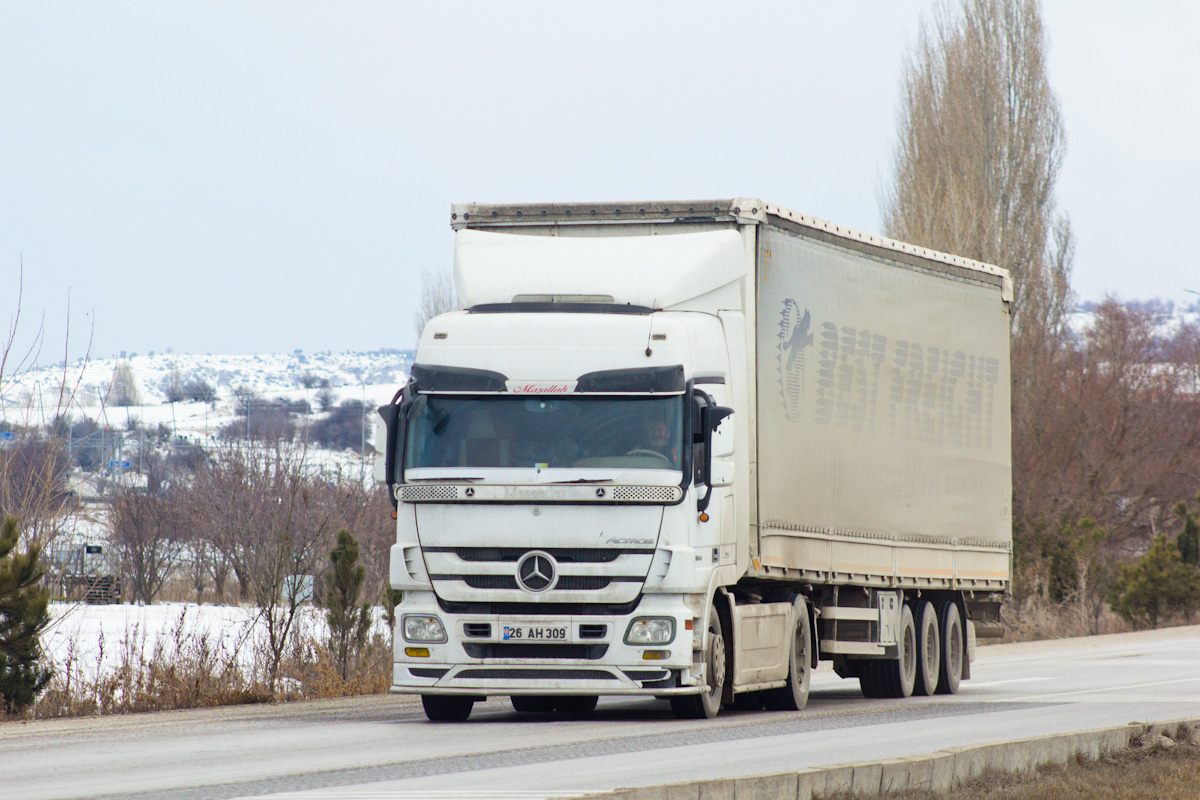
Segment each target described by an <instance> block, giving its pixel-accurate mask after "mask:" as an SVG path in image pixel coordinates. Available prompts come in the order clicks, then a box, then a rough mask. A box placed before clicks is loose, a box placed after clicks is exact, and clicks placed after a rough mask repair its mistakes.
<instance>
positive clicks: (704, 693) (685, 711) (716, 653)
mask: <svg viewBox="0 0 1200 800" xmlns="http://www.w3.org/2000/svg"><path fill="white" fill-rule="evenodd" d="M705 639H707V640H708V641H707V643H706V644H705V646H704V677H705V682H704V688H703V689H702V690H701V692H700V694H688V695H683V696H681V697H672V698H671V710H672V711H674V712H675V716H677V717H679V718H680V719H712V718H713V717H715V716H716V715H717V712H718V711H720V710H721V695H722V694H724V692H725V636H724V633H723V632H722V630H721V617H720V615H718V614H717V609H716V607H710V608H709V609H708V630H707V631H706V636H705Z"/></svg>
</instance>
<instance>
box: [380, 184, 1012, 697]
mask: <svg viewBox="0 0 1200 800" xmlns="http://www.w3.org/2000/svg"><path fill="white" fill-rule="evenodd" d="M451 219H452V222H451V224H452V227H453V228H454V230H455V231H456V234H455V236H456V241H455V253H454V279H455V286H456V289H457V291H458V297H459V300H460V303H461V305H462V307H463V308H462V310H459V311H454V312H451V313H448V314H443V315H441V316H438V317H436V318H435V319H433V320H432V321H431V322H430V323H429V324H428V325H427V326H426V328H425V330H424V333H423V334H422V336H421V341H420V345H419V347H418V350H417V355H416V360H415V363H414V365H413V367H412V374H411V379H410V381H409V383H408V384H407V386H406V387H405V388H404V389H403V390H402V392H400V393H398V394H397V396H396V398H395V399H394V401H393V402H392V403H391V404H390V405H387V406H384V407H383V408H381V409H380V414H381V416H382V417H383V418H384V423H385V424H384V425H382V426H380V428H381V431H382V432H383V435H385V436H386V439H384V438H383V436H381V438H380V443H379V449H380V451H381V453H384V454H385V455H384V456H383V457H381V459H380V464H379V467H378V469H377V477H378V478H379V479H380V480H381V481H383V482H386V483H387V485H388V489H389V491H390V493H391V496H392V498H393V502H394V503H395V508H396V516H397V536H396V544H395V545H394V546H393V547H392V551H391V575H390V580H391V585H392V586H393V587H394V588H395V589H400V590H403V592H404V599H403V602H402V603H401V604H400V606H399V607H398V609H397V623H396V635H395V668H394V676H393V686H392V691H393V692H397V693H418V694H420V695H421V696H422V700H423V702H424V707H425V711H426V714H427V715H428V716H429V718H431V719H435V720H464V719H466V718H467V717H468V715H469V714H470V712H471V708H472V705H473V703H474V702H475V701H477V700H480V699H482V698H485V697H487V696H496V695H501V696H509V697H511V700H512V704H513V706H514V707H515V708H516V709H517V710H518V711H521V712H530V713H535V712H548V711H556V710H557V711H560V712H572V713H586V712H588V711H590V710H591V709H593V708H594V707H595V705H596V699H597V697H598V696H599V695H627V696H646V697H657V698H668V699H669V700H670V703H671V707H672V709H673V710H674V712H675V713H676V714H677V715H678V716H681V717H692V718H706V717H712V716H713V715H715V714H716V713H717V712H718V710H719V709H720V708H721V706H722V704H725V705H730V706H735V707H745V708H759V707H766V708H773V709H798V708H802V707H803V706H804V705H805V703H806V701H807V697H808V687H809V678H810V675H811V671H812V670H813V669H814V668H815V667H816V665H817V662H818V660H832V661H833V666H834V669H835V670H836V671H837V673H838V674H839V675H841V676H843V677H847V678H850V677H853V678H857V679H858V680H859V682H860V684H861V687H862V690H863V692H864V693H865V694H866V695H868V696H879V697H904V696H908V695H911V694H913V693H922V694H932V693H934V692H944V693H952V692H954V691H956V689H957V688H958V685H959V681H960V680H962V679H965V678H967V677H969V675H970V658H969V655H970V653H971V650H972V649H973V645H974V636H975V635H976V634H975V631H976V630H977V629H978V631H979V635H985V633H986V632H991V631H994V630H996V629H997V628H998V625H997V621H998V619H999V608H1000V602H1001V598H1002V595H1003V593H1004V591H1005V590H1006V589H1007V587H1008V585H1009V580H1010V574H1011V573H1010V555H1011V531H1012V527H1011V508H1010V503H1011V496H1012V491H1011V454H1010V429H1009V358H1008V353H1009V313H1010V310H1009V305H1010V302H1011V301H1012V283H1011V280H1010V278H1009V276H1008V274H1007V273H1006V272H1005V271H1004V270H1001V269H998V268H996V267H993V266H989V265H986V264H980V263H976V262H973V261H970V260H967V259H963V258H958V257H955V256H950V255H945V254H942V253H936V252H932V251H929V250H925V249H922V248H920V247H915V246H912V245H907V244H902V243H900V242H896V241H892V240H889V239H885V238H882V237H878V236H871V235H866V234H862V233H858V232H855V231H853V230H850V229H847V228H845V227H841V226H837V225H833V224H830V223H827V222H824V221H822V220H819V219H814V218H812V217H808V216H805V215H803V214H799V213H795V212H793V211H790V210H788V209H786V208H782V207H780V206H776V205H772V204H770V203H765V202H763V201H761V200H755V199H746V198H741V199H733V200H718V201H712V200H704V201H683V202H659V203H608V204H601V203H597V204H586V203H572V204H561V205H553V204H544V205H535V204H526V205H456V206H454V207H453V209H452V217H451Z"/></svg>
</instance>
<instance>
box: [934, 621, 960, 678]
mask: <svg viewBox="0 0 1200 800" xmlns="http://www.w3.org/2000/svg"><path fill="white" fill-rule="evenodd" d="M937 621H938V630H939V631H940V632H941V636H942V669H941V674H940V675H939V676H938V682H937V693H938V694H954V693H955V692H957V691H958V683H959V681H960V680H962V670H963V632H962V616H961V615H960V614H959V613H958V604H957V603H955V602H954V601H953V600H943V601H941V602H940V603H938V604H937Z"/></svg>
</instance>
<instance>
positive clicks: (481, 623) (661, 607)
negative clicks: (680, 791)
mask: <svg viewBox="0 0 1200 800" xmlns="http://www.w3.org/2000/svg"><path fill="white" fill-rule="evenodd" d="M410 598H411V599H410ZM396 612H397V619H398V620H402V619H403V615H404V614H436V615H437V616H438V617H439V618H441V620H442V623H443V625H445V627H446V631H447V638H448V641H446V642H444V643H426V642H407V641H405V640H404V638H403V636H402V631H401V630H399V625H398V630H397V631H396V645H395V664H394V667H393V673H392V687H391V691H392V692H393V693H396V694H444V695H455V694H457V695H475V696H478V695H579V694H595V695H641V696H652V697H663V696H671V695H685V694H696V693H698V692H699V691H700V690H701V688H702V686H703V682H704V677H703V675H702V674H700V672H701V671H702V669H701V668H700V667H698V666H697V665H695V664H694V650H698V649H699V643H698V638H697V637H698V634H697V632H695V631H693V630H689V629H688V626H689V624H690V623H691V622H692V620H693V617H694V616H695V615H694V612H693V611H692V610H691V609H690V608H689V607H688V606H687V605H686V604H685V603H684V598H683V597H682V596H680V595H645V596H643V598H642V601H641V603H639V605H638V608H637V609H636V610H635V611H634V612H633V613H631V614H629V615H626V616H593V615H578V616H569V617H546V618H529V617H522V618H517V619H514V618H513V617H511V616H501V615H494V614H451V613H447V612H446V611H443V610H442V609H441V608H439V607H438V605H437V603H436V601H435V600H434V598H433V595H432V593H429V592H421V593H416V592H414V593H410V594H409V595H407V596H406V597H405V601H404V603H403V604H402V605H401V606H400V607H398V608H397V609H396ZM641 617H671V618H672V619H674V620H675V636H674V638H673V639H672V641H671V642H669V643H667V644H661V645H658V644H656V645H629V644H625V642H624V637H625V632H626V630H627V629H628V627H629V624H630V622H632V621H633V620H635V619H638V618H641ZM531 619H537V620H538V621H539V622H540V623H543V624H547V625H549V624H554V625H564V626H566V627H567V628H568V631H569V633H568V636H567V640H566V641H564V642H562V643H561V644H555V645H550V646H547V645H546V644H545V643H537V644H524V643H512V642H504V641H502V633H501V632H502V631H503V628H504V626H505V625H506V624H509V623H510V622H514V621H522V622H523V621H527V620H531ZM597 626H603V627H604V629H605V631H604V634H603V635H602V636H597V635H595V631H596V627H597ZM485 627H486V629H487V630H488V633H487V634H486V635H481V634H482V631H483V630H484V629H485ZM585 633H586V634H589V635H587V636H583V635H582V634H585ZM411 647H418V648H425V649H427V650H428V652H429V656H428V657H421V656H411V655H408V654H406V653H405V649H406V648H411ZM523 648H524V649H527V650H528V651H529V653H530V654H531V656H530V657H524V655H525V654H524V653H523V652H522V649H523ZM648 652H649V653H651V654H653V655H656V656H663V655H664V653H665V657H656V658H652V659H648V658H647V657H646V655H647V653H648ZM580 653H586V656H585V657H571V656H572V655H579V654H580ZM564 654H565V656H564Z"/></svg>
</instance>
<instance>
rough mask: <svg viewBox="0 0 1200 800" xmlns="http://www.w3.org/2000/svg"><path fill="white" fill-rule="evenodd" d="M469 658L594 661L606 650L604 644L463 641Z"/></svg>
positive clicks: (602, 656)
mask: <svg viewBox="0 0 1200 800" xmlns="http://www.w3.org/2000/svg"><path fill="white" fill-rule="evenodd" d="M463 649H464V650H466V651H467V655H468V656H470V657H471V658H576V659H586V660H588V661H595V660H596V659H598V658H604V654H605V653H607V652H608V645H606V644H525V643H522V644H513V643H512V642H495V643H492V644H472V643H464V644H463Z"/></svg>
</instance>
